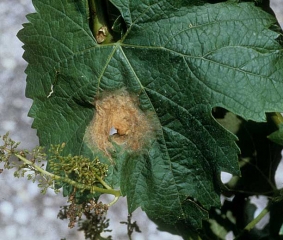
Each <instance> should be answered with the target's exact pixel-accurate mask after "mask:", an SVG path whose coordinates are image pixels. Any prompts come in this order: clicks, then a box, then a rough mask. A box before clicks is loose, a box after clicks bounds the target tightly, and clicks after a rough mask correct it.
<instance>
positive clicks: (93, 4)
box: [89, 0, 113, 44]
mask: <svg viewBox="0 0 283 240" xmlns="http://www.w3.org/2000/svg"><path fill="white" fill-rule="evenodd" d="M106 7H107V4H106V2H105V0H89V9H90V15H91V17H90V28H91V30H92V32H93V35H94V37H95V38H96V41H97V43H100V44H107V43H110V42H111V41H112V38H113V36H112V35H111V34H110V30H109V26H108V24H107V19H106V17H107V16H106V15H107V14H106V12H107V11H106Z"/></svg>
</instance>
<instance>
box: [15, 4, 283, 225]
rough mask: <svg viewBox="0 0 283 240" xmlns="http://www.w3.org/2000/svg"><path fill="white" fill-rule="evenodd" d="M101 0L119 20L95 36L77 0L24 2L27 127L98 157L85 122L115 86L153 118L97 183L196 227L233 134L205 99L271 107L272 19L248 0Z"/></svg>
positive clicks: (277, 53)
mask: <svg viewBox="0 0 283 240" xmlns="http://www.w3.org/2000/svg"><path fill="white" fill-rule="evenodd" d="M111 2H112V4H113V5H114V6H116V7H117V9H118V10H119V11H120V13H121V16H122V18H123V20H124V21H125V25H126V28H127V29H126V31H125V32H123V31H121V32H122V33H123V36H122V38H121V39H120V40H119V41H116V42H113V43H110V44H98V43H97V42H96V39H95V37H94V36H93V34H92V32H91V30H90V27H89V9H88V5H87V2H86V1H68V0H34V1H33V3H34V6H35V9H36V11H37V13H34V14H30V15H28V16H27V18H28V20H29V23H26V24H24V29H23V30H21V31H20V32H19V34H18V37H19V38H20V40H21V41H22V42H23V43H24V49H25V53H24V58H25V59H26V61H27V62H28V63H29V65H28V67H27V69H26V73H27V87H26V96H27V97H29V98H32V99H33V105H32V108H31V110H30V113H29V115H30V116H31V117H33V118H34V122H33V127H34V128H36V129H37V130H38V136H39V139H40V144H41V145H43V146H46V147H48V146H49V145H50V144H56V143H62V142H66V147H65V151H66V153H71V154H84V155H86V156H89V157H93V156H94V155H95V156H96V155H99V156H100V157H101V158H102V159H104V161H107V159H108V158H107V154H105V153H104V152H103V151H101V150H99V149H96V150H94V149H93V148H91V146H90V145H89V143H87V142H86V140H85V136H86V131H87V129H88V127H89V124H90V123H91V121H92V119H94V116H95V114H96V113H98V110H99V108H98V105H96V104H97V103H98V101H99V99H101V98H102V97H103V94H105V93H108V92H112V93H113V95H112V96H113V97H114V98H115V96H116V95H115V91H117V90H119V89H120V90H121V89H126V91H127V93H129V94H130V95H131V96H135V97H136V99H137V102H138V108H139V111H140V112H143V113H148V112H149V113H150V114H149V115H150V116H153V118H155V119H156V128H155V129H154V137H153V138H151V139H150V142H149V143H148V144H147V145H146V146H144V149H143V151H138V152H137V151H133V150H131V151H128V150H126V149H124V148H123V145H122V146H115V149H116V150H117V152H116V153H115V154H114V152H111V153H110V155H111V157H112V158H113V161H114V163H115V164H114V165H111V166H112V170H113V171H112V170H111V172H110V173H111V174H109V182H111V181H112V180H113V179H114V178H115V179H116V180H115V182H117V181H118V183H119V185H120V188H121V191H122V194H123V195H126V196H127V197H128V206H129V210H130V211H134V210H135V209H136V208H137V207H139V206H141V207H142V209H144V210H145V211H146V212H147V214H148V215H149V216H150V217H151V218H154V219H162V220H163V221H164V222H169V223H170V222H171V223H175V222H176V221H178V220H180V219H185V220H186V221H187V223H188V224H189V225H191V226H192V227H193V228H198V227H200V226H201V221H202V219H203V218H206V217H207V215H208V213H207V212H208V210H209V209H210V208H211V207H212V206H215V207H218V206H220V201H219V193H220V185H221V183H220V181H219V178H220V172H221V171H226V172H230V173H232V174H234V175H237V174H239V167H238V162H237V154H238V152H239V150H238V148H237V146H236V144H235V140H236V137H235V136H234V135H233V134H231V133H230V132H228V131H227V130H225V129H224V128H223V127H222V126H221V125H219V124H218V123H217V122H216V121H215V119H214V118H213V117H212V114H211V110H212V108H213V107H216V106H218V107H223V108H225V109H227V110H229V111H231V112H233V113H235V114H237V115H239V116H241V117H243V118H245V119H251V120H254V121H265V112H271V111H282V110H283V104H282V99H283V92H282V91H280V89H282V84H283V83H282V80H281V79H282V78H281V77H280V76H282V74H283V70H282V67H283V58H282V47H281V45H280V44H279V41H277V39H278V38H279V36H280V34H279V33H277V32H275V31H273V30H271V29H270V27H272V26H273V25H274V24H275V23H276V19H275V18H273V16H271V15H269V14H267V13H265V12H264V11H262V10H261V9H259V8H257V7H255V6H254V4H252V3H234V2H232V1H231V2H226V3H218V4H202V5H201V4H200V3H198V4H199V5H197V6H194V5H193V4H194V2H193V1H175V0H174V1H173V0H163V1H160V0H158V1H157V0H143V1H134V0H132V1H130V0H112V1H111ZM120 20H121V19H119V22H120ZM116 27H117V26H116V25H115V28H116ZM112 109H114V108H113V107H112ZM113 111H114V110H113ZM149 115H145V116H146V117H148V116H149ZM109 164H110V162H109ZM114 175H115V177H113V176H114ZM111 179H112V180H111ZM113 181H114V180H113Z"/></svg>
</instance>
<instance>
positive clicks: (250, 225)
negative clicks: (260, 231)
mask: <svg viewBox="0 0 283 240" xmlns="http://www.w3.org/2000/svg"><path fill="white" fill-rule="evenodd" d="M269 209H270V204H269V205H268V206H267V207H266V208H264V209H263V210H262V211H261V213H260V214H259V215H258V216H257V217H256V218H254V219H253V220H252V221H251V222H250V223H249V224H248V225H247V226H246V227H245V228H244V229H243V231H241V232H240V234H239V235H238V236H237V237H236V238H235V239H234V240H237V239H240V238H241V237H242V235H243V234H244V233H245V232H249V231H251V230H252V229H253V228H254V227H255V225H256V224H257V223H258V222H259V221H260V220H261V219H263V217H264V216H265V215H266V214H267V213H269Z"/></svg>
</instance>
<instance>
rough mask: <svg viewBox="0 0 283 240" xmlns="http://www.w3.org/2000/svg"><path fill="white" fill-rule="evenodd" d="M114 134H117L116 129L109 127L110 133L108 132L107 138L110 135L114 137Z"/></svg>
mask: <svg viewBox="0 0 283 240" xmlns="http://www.w3.org/2000/svg"><path fill="white" fill-rule="evenodd" d="M116 133H117V129H116V128H114V127H111V128H110V131H109V136H112V135H114V134H116Z"/></svg>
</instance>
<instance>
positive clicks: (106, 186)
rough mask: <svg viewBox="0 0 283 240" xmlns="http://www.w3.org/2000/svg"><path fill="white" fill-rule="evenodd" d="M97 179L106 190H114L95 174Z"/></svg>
mask: <svg viewBox="0 0 283 240" xmlns="http://www.w3.org/2000/svg"><path fill="white" fill-rule="evenodd" d="M94 176H95V178H96V179H97V180H98V181H99V182H100V183H101V184H102V185H103V186H104V187H105V188H106V189H112V188H111V187H110V186H109V185H108V184H107V183H106V182H104V181H103V180H102V178H101V177H99V176H98V175H97V174H94Z"/></svg>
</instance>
